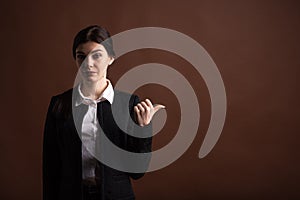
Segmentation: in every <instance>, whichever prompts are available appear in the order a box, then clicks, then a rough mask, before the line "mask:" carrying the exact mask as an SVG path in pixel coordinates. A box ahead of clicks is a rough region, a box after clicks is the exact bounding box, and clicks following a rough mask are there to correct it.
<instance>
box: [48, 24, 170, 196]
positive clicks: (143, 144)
mask: <svg viewBox="0 0 300 200" xmlns="http://www.w3.org/2000/svg"><path fill="white" fill-rule="evenodd" d="M73 57H74V59H75V61H76V65H77V67H78V68H79V72H80V76H81V80H82V81H81V82H80V83H79V84H78V85H76V86H75V87H74V88H72V89H70V90H68V91H66V92H64V93H62V94H59V95H57V96H54V97H52V99H51V102H50V105H49V108H48V113H47V118H46V123H45V129H44V143H43V199H44V200H49V199H51V200H59V199H64V200H68V199H72V200H76V199H78V200H90V199H98V200H100V199H102V200H104V199H120V200H121V199H124V200H125V199H126V200H127V199H134V193H133V190H132V186H131V182H130V178H133V179H138V178H140V177H142V176H143V173H127V172H122V171H118V170H116V169H113V168H111V167H109V166H107V165H104V164H102V163H101V162H99V160H97V159H96V158H95V155H96V152H98V151H99V149H100V152H101V151H102V150H103V149H101V148H100V146H101V145H99V144H100V142H99V141H101V140H100V139H99V132H100V131H101V130H103V132H104V134H105V135H106V136H107V137H108V138H109V139H110V140H111V141H112V142H113V143H114V144H115V145H117V146H118V147H120V148H122V149H124V150H127V151H131V152H136V153H143V152H151V142H152V141H151V137H150V138H139V137H134V136H131V135H128V134H126V132H124V131H123V129H121V128H120V127H118V125H117V124H116V122H115V120H114V115H113V114H112V105H114V104H116V102H118V103H119V104H121V106H123V108H126V109H127V108H128V109H129V113H130V116H131V118H133V119H134V121H135V122H136V123H137V124H138V125H139V126H141V127H142V128H141V129H139V130H142V131H141V132H137V133H136V134H140V133H141V134H143V132H148V133H149V132H151V119H152V117H153V115H154V114H155V113H156V112H157V111H158V110H159V109H161V108H164V106H163V105H156V106H153V105H152V103H151V101H150V100H149V99H146V100H145V101H142V102H139V99H138V97H137V96H136V95H129V94H126V93H123V92H120V91H117V90H114V89H113V87H112V84H111V82H110V81H109V80H108V79H107V77H106V75H107V68H108V67H109V66H110V65H111V64H112V63H113V61H114V57H115V53H114V50H113V44H112V40H111V38H110V34H109V32H108V31H107V30H105V29H104V28H102V27H99V26H89V27H87V28H85V29H83V30H81V31H80V32H78V33H77V35H76V36H75V38H74V43H73ZM128 96H130V98H128ZM74 97H75V98H74ZM126 98H128V99H130V101H129V105H128V101H127V103H126V101H125V100H124V99H126ZM120 102H121V103H120ZM74 109H75V110H80V111H81V113H82V114H81V115H79V117H74V116H73V114H74V113H73V112H74ZM126 109H125V110H126ZM121 110H122V109H121ZM123 110H124V109H123ZM75 118H76V119H75ZM121 118H122V119H124V118H126V117H125V115H124V116H121ZM78 124H79V126H78ZM102 153H103V154H105V155H106V154H109V152H108V153H107V152H105V151H102ZM148 162H149V160H146V161H145V163H144V164H145V165H147V164H148ZM139 164H140V163H139Z"/></svg>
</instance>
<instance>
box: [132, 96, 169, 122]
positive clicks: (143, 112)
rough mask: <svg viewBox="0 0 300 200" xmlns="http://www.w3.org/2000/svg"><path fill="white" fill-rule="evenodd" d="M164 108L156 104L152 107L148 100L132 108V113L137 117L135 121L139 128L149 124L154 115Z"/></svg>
mask: <svg viewBox="0 0 300 200" xmlns="http://www.w3.org/2000/svg"><path fill="white" fill-rule="evenodd" d="M162 108H165V106H164V105H161V104H156V105H155V106H153V104H152V102H151V101H150V100H149V99H146V100H145V101H142V102H140V103H138V104H137V105H136V106H135V107H134V111H135V113H136V115H137V120H138V123H139V125H140V126H144V125H147V124H149V123H150V122H151V120H152V118H153V116H154V114H155V113H156V112H157V111H159V110H160V109H162Z"/></svg>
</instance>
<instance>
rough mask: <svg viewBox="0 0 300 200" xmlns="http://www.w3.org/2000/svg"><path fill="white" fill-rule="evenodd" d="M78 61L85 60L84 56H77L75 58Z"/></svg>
mask: <svg viewBox="0 0 300 200" xmlns="http://www.w3.org/2000/svg"><path fill="white" fill-rule="evenodd" d="M76 57H77V59H78V60H84V59H85V55H77V56H76Z"/></svg>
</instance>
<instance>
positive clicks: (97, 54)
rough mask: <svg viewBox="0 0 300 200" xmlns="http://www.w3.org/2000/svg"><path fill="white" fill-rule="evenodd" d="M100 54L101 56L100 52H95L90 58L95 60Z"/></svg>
mask: <svg viewBox="0 0 300 200" xmlns="http://www.w3.org/2000/svg"><path fill="white" fill-rule="evenodd" d="M101 56H102V55H101V53H95V54H93V55H92V58H93V59H95V60H96V59H99V58H100V57H101Z"/></svg>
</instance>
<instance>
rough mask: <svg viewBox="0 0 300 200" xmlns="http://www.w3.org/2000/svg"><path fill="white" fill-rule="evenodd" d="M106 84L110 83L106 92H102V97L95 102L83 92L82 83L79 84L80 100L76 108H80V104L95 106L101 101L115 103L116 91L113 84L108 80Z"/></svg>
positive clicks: (77, 100) (76, 103)
mask: <svg viewBox="0 0 300 200" xmlns="http://www.w3.org/2000/svg"><path fill="white" fill-rule="evenodd" d="M106 82H107V83H108V85H107V87H106V88H105V90H104V91H103V92H102V94H101V95H100V97H99V98H98V99H96V100H93V99H91V98H88V97H85V96H84V95H83V94H82V92H81V83H79V85H78V87H77V89H78V93H79V95H78V98H77V99H76V102H75V106H79V105H80V104H82V103H83V104H86V105H93V104H94V105H95V104H97V103H99V102H101V101H104V100H107V101H108V102H109V103H110V104H112V103H113V100H114V89H113V87H112V84H111V82H110V81H109V80H108V79H106Z"/></svg>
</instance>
